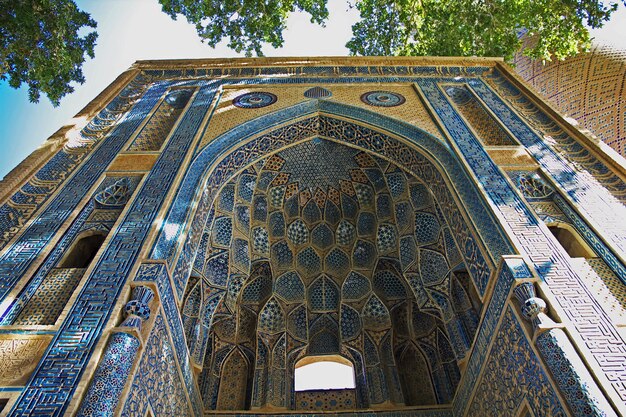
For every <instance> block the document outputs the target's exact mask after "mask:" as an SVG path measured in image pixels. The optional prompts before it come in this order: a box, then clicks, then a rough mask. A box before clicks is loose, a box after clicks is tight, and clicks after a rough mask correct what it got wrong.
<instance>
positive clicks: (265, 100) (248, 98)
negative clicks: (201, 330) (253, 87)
mask: <svg viewBox="0 0 626 417" xmlns="http://www.w3.org/2000/svg"><path fill="white" fill-rule="evenodd" d="M276 100H277V98H276V96H275V95H274V94H272V93H266V92H264V91H257V92H254V93H246V94H242V95H240V96H237V97H235V99H234V100H233V104H234V105H235V106H236V107H240V108H242V109H258V108H260V107H265V106H269V105H270V104H274V103H276Z"/></svg>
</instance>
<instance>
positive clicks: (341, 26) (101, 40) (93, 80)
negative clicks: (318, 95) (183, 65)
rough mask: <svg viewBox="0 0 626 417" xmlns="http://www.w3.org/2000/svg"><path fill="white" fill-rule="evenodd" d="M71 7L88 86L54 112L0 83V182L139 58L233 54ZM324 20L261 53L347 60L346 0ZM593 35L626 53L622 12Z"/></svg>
mask: <svg viewBox="0 0 626 417" xmlns="http://www.w3.org/2000/svg"><path fill="white" fill-rule="evenodd" d="M77 4H78V6H79V7H80V8H81V9H82V10H85V11H86V12H88V13H90V14H91V16H92V17H93V18H94V19H95V20H96V21H97V22H98V28H97V31H98V34H99V36H98V41H97V46H96V49H95V54H96V57H95V58H94V59H93V60H88V61H87V62H86V63H85V65H84V67H83V71H84V73H85V77H86V79H87V82H86V83H85V84H83V85H78V86H76V91H75V92H74V93H73V94H71V95H69V96H67V97H65V98H64V99H63V100H62V101H61V105H60V106H59V107H57V108H54V107H53V106H52V105H51V104H50V102H49V101H48V99H47V98H45V97H42V98H41V100H40V101H39V103H36V104H34V103H29V101H28V95H27V90H26V88H21V89H19V90H14V89H12V88H10V87H9V86H8V85H7V84H6V83H0V126H2V128H1V129H0V177H3V176H4V175H5V174H6V173H7V172H8V171H10V170H11V169H12V168H13V167H14V166H15V165H17V164H18V163H19V162H20V161H21V160H22V159H24V158H25V157H26V156H27V155H28V154H29V153H31V152H32V151H33V150H34V149H36V148H37V147H38V146H39V145H40V144H41V143H43V142H44V141H45V140H46V139H47V138H48V137H49V136H50V135H51V134H53V133H54V132H55V131H57V130H58V129H59V128H60V127H61V126H63V125H65V124H66V123H67V122H68V121H69V120H70V119H71V118H72V117H73V116H74V115H75V114H76V113H78V111H80V109H81V108H83V107H84V106H85V105H86V104H87V103H88V102H89V101H90V100H92V99H93V98H94V97H95V96H96V95H98V93H100V92H101V91H102V90H103V89H104V88H105V87H106V86H107V85H108V84H109V83H110V82H111V81H113V80H114V79H115V77H116V76H117V75H119V74H120V73H122V72H123V71H124V70H126V69H127V68H128V67H129V66H131V65H132V63H133V62H135V61H136V60H140V59H166V58H209V57H214V58H217V57H235V56H238V55H237V54H236V53H234V52H233V51H230V50H229V49H228V48H226V47H225V45H224V44H220V45H218V47H217V48H216V49H212V48H210V47H208V46H206V45H205V44H202V43H201V42H200V40H199V38H198V36H197V34H196V32H195V29H194V28H193V26H192V25H190V24H188V23H187V22H186V20H185V19H184V18H180V19H179V20H178V21H173V20H172V19H170V17H169V16H167V15H166V14H165V13H163V12H162V11H161V8H160V6H159V4H158V1H157V0H78V1H77ZM328 7H329V11H330V20H329V21H328V22H327V24H326V27H325V28H321V27H319V26H317V25H313V24H311V23H310V22H309V18H308V17H307V16H308V15H307V14H301V13H295V14H293V15H292V16H291V17H290V18H289V21H288V28H287V30H286V32H285V33H284V38H285V45H284V47H283V48H282V49H278V50H276V49H273V48H271V47H266V48H264V53H265V54H266V55H267V56H324V55H325V56H337V55H347V54H348V50H347V49H346V48H345V46H344V45H345V43H346V42H347V41H348V40H349V39H350V36H351V30H350V29H351V25H352V23H354V22H355V21H356V20H357V19H358V14H357V13H356V12H355V11H354V10H348V6H347V2H346V1H345V0H329V2H328ZM620 7H621V9H620V10H619V12H618V13H616V14H615V15H614V17H613V19H612V20H611V22H609V23H608V24H607V25H605V27H604V28H603V29H601V30H600V31H596V32H594V33H593V35H594V36H595V37H596V39H598V40H600V41H601V42H604V43H610V44H613V45H615V46H618V47H621V48H623V49H626V24H625V23H626V8H624V7H623V6H620Z"/></svg>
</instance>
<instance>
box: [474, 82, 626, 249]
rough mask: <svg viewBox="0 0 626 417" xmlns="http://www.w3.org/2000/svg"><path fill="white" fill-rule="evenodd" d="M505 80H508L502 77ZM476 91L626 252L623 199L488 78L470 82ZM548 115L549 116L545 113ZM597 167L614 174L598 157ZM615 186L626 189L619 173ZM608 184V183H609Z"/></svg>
mask: <svg viewBox="0 0 626 417" xmlns="http://www.w3.org/2000/svg"><path fill="white" fill-rule="evenodd" d="M502 79H504V78H503V77H502ZM503 83H505V84H506V88H508V89H511V88H513V87H512V85H511V84H510V82H508V81H507V80H506V79H504V81H503ZM468 84H469V85H470V86H471V87H472V89H473V90H474V92H475V93H476V94H477V95H478V96H479V97H480V98H481V100H483V102H484V103H485V104H486V105H487V106H488V107H489V108H490V109H491V110H492V111H493V112H494V113H495V114H497V115H498V118H499V119H500V121H501V122H502V123H503V124H504V125H505V126H506V127H507V128H508V129H509V130H510V131H511V132H512V133H513V135H514V136H515V137H516V138H517V140H519V141H520V142H521V143H522V145H524V146H525V147H526V149H527V150H528V152H529V153H530V154H531V155H532V156H533V157H534V158H535V160H536V161H537V162H538V163H539V165H540V166H541V167H542V168H543V169H544V170H546V172H549V173H550V174H551V175H552V177H553V178H555V180H556V182H557V183H558V185H559V186H560V187H561V188H562V189H563V190H565V192H566V194H567V196H568V197H569V199H570V200H571V201H573V202H575V203H576V204H578V205H579V207H580V208H581V211H583V212H584V213H585V214H586V215H587V216H588V217H589V219H590V220H591V221H592V222H593V223H595V224H597V225H611V227H610V228H609V227H602V229H601V230H602V231H603V234H604V235H605V236H606V237H607V238H609V239H610V241H611V242H612V243H613V244H614V245H615V246H616V247H617V249H618V250H619V251H620V252H621V253H622V254H626V223H624V222H621V224H619V223H618V224H615V222H614V221H613V219H624V218H626V207H625V206H624V204H623V203H622V202H620V201H619V200H617V199H616V198H615V197H614V196H612V195H611V194H610V193H609V191H608V190H606V189H605V188H604V187H603V186H602V185H601V183H600V181H598V180H597V179H596V178H594V177H592V176H591V175H589V173H588V172H585V171H587V169H586V168H588V167H587V166H584V167H583V172H582V173H577V172H576V171H575V170H574V167H572V166H571V164H568V163H567V162H566V160H565V159H564V158H563V157H562V156H559V155H558V154H557V152H555V151H554V150H553V149H551V148H550V147H549V146H548V145H547V144H546V143H545V141H544V140H542V139H541V138H540V137H539V136H538V135H537V134H536V133H535V132H534V131H533V130H532V129H531V128H530V127H529V126H528V125H527V123H526V122H524V121H523V120H522V119H521V118H520V117H519V116H518V115H517V114H516V113H515V112H514V111H513V110H511V109H510V108H509V107H508V106H507V104H505V103H504V101H503V99H502V98H500V97H498V96H497V95H496V94H495V93H494V92H493V91H492V90H491V88H490V87H489V86H488V85H487V84H486V83H485V81H484V80H479V79H472V80H469V81H468ZM544 117H545V115H544ZM575 145H577V146H574V145H572V146H570V149H571V153H579V152H581V151H584V150H585V149H584V148H583V147H581V146H580V145H579V144H578V143H575ZM593 169H594V170H595V171H596V172H597V175H598V176H600V177H601V176H606V175H607V172H608V173H610V171H609V170H608V168H606V166H604V164H603V163H602V162H600V161H598V160H595V159H594V165H593ZM610 180H611V182H612V184H611V185H612V186H619V187H621V189H622V190H623V189H625V188H626V184H624V182H623V181H621V180H620V179H619V178H618V177H617V176H615V175H613V176H612V177H611V178H610ZM605 185H606V184H605Z"/></svg>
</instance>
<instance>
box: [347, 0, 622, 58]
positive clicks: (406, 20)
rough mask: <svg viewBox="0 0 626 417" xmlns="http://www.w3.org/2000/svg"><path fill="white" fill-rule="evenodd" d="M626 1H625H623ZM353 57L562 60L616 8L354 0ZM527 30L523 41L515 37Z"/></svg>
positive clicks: (567, 1)
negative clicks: (356, 18)
mask: <svg viewBox="0 0 626 417" xmlns="http://www.w3.org/2000/svg"><path fill="white" fill-rule="evenodd" d="M624 1H625V4H626V0H624ZM354 6H355V7H356V8H357V9H358V11H359V12H360V15H361V20H360V21H358V22H357V23H355V24H354V25H353V26H352V33H353V37H352V39H351V40H350V41H349V42H348V43H347V45H346V46H347V47H348V49H349V50H350V52H351V53H352V54H354V55H357V54H358V55H432V56H473V55H476V56H503V57H505V59H507V60H511V59H512V58H513V56H514V54H515V52H516V51H518V50H519V49H520V48H523V53H524V54H525V55H528V56H530V57H532V58H535V59H542V60H551V59H553V58H557V59H563V58H565V57H567V56H571V55H575V54H577V53H578V52H580V51H583V50H587V49H588V48H589V47H590V36H589V31H588V30H587V27H586V26H585V24H586V25H588V26H589V27H592V28H597V27H601V26H602V24H603V23H604V22H605V21H607V20H608V19H609V18H610V16H611V13H612V12H614V11H615V10H616V9H617V6H618V5H617V3H615V2H610V3H607V2H604V3H603V2H602V1H598V0H395V1H389V0H356V3H355V4H354ZM520 32H525V33H526V37H525V39H526V42H524V44H522V41H521V40H520V39H519V36H518V35H519V34H520Z"/></svg>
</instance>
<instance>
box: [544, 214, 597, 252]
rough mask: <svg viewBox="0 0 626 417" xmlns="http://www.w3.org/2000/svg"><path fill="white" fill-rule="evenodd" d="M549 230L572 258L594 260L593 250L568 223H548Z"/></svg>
mask: <svg viewBox="0 0 626 417" xmlns="http://www.w3.org/2000/svg"><path fill="white" fill-rule="evenodd" d="M546 225H547V226H548V230H550V233H552V236H554V237H555V238H556V240H557V241H558V242H559V244H560V245H561V247H563V249H565V252H567V254H568V255H569V256H570V258H594V257H595V256H596V255H595V253H594V252H593V250H592V249H591V248H590V247H589V245H587V243H585V241H584V240H583V239H582V238H581V236H580V235H579V234H578V232H577V231H576V230H574V228H572V227H571V226H570V225H568V224H566V223H558V222H553V223H547V224H546Z"/></svg>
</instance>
